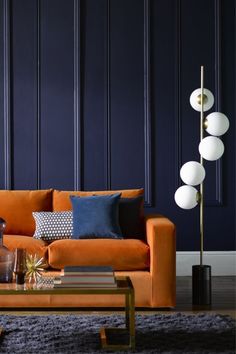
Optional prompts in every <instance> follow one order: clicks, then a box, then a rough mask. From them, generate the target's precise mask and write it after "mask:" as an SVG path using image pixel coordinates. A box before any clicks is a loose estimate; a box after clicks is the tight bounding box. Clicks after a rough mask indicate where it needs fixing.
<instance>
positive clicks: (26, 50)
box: [11, 0, 37, 189]
mask: <svg viewBox="0 0 236 354" xmlns="http://www.w3.org/2000/svg"><path fill="white" fill-rule="evenodd" d="M36 14H37V1H36V0H34V1H32V0H22V1H17V0H13V1H12V7H11V35H12V42H11V43H12V47H11V50H12V53H11V76H12V78H13V80H12V97H11V98H12V101H11V103H12V106H11V107H12V110H11V116H12V137H13V139H14V141H12V157H13V162H12V169H13V170H12V188H14V189H35V188H37V158H36V157H37V116H36V114H37V112H36V107H37V56H36V48H37V35H36V34H37V27H36V26H37V22H36V21H35V19H36V18H37V15H36Z"/></svg>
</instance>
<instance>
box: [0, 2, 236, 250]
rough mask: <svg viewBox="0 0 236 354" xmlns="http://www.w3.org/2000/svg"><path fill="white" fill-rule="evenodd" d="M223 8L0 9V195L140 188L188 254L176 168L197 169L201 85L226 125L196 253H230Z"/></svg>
mask: <svg viewBox="0 0 236 354" xmlns="http://www.w3.org/2000/svg"><path fill="white" fill-rule="evenodd" d="M234 11H235V3H234V1H233V0H227V1H222V0H209V1H205V0H200V1H198V2H193V1H191V2H190V1H188V0H176V1H173V0H50V1H47V0H20V1H19V0H0V78H1V79H0V117H1V118H0V188H2V189H4V188H7V189H8V188H9V189H35V188H36V189H37V188H58V189H67V190H73V189H84V190H99V189H117V188H137V187H144V188H145V205H146V211H147V212H159V213H162V214H165V215H167V216H169V217H170V218H171V219H172V220H173V221H174V222H175V223H176V225H177V230H178V234H177V249H178V250H198V249H199V236H198V232H199V231H198V208H195V209H194V210H191V211H183V210H181V209H179V208H178V207H177V206H176V205H175V202H174V198H173V195H174V192H175V190H176V189H177V188H178V186H179V185H180V184H181V181H180V178H179V169H180V167H181V165H182V164H183V163H184V162H186V161H188V160H194V159H195V160H198V159H199V154H198V150H197V147H198V142H199V115H198V113H197V112H195V111H194V110H193V109H192V108H191V107H190V104H189V96H190V94H191V92H192V91H193V90H194V89H195V88H197V87H199V86H200V65H202V64H203V65H204V66H205V86H206V87H207V88H209V89H210V90H212V92H213V94H214V96H215V107H214V109H215V110H220V111H222V112H224V113H225V114H226V115H228V117H229V119H230V124H231V125H230V130H229V132H228V133H227V134H226V135H225V136H224V137H223V141H224V143H225V153H224V155H223V158H222V159H221V160H220V161H218V162H217V163H214V162H211V163H209V162H206V163H205V166H206V171H207V177H206V181H205V200H206V207H205V234H206V238H205V249H206V250H233V249H235V219H236V218H235V106H234V98H235V82H234V81H235V78H234V77H233V74H232V73H233V72H234V70H235V31H233V30H232V29H233V28H235V18H234Z"/></svg>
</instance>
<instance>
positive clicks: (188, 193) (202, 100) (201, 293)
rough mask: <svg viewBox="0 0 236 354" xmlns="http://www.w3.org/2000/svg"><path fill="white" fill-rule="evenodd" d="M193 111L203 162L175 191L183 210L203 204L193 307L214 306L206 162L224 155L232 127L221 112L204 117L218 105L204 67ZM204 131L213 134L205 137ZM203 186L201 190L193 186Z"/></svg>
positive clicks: (186, 172) (187, 169) (187, 170)
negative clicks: (207, 258) (206, 253)
mask: <svg viewBox="0 0 236 354" xmlns="http://www.w3.org/2000/svg"><path fill="white" fill-rule="evenodd" d="M190 104H191V106H192V108H193V109H195V110H196V111H198V112H200V143H199V147H198V150H199V153H200V162H197V161H189V162H186V163H185V164H184V165H183V166H182V167H181V170H180V177H181V179H182V181H183V182H184V183H185V185H183V186H181V187H179V188H178V189H177V191H176V192H175V201H176V204H177V205H178V206H179V207H180V208H182V209H192V208H194V207H195V206H197V205H199V224H200V225H199V229H200V264H199V265H193V266H192V302H193V305H210V304H211V266H209V265H204V264H203V249H204V189H203V181H204V179H205V175H206V172H205V168H204V166H203V162H204V159H205V160H208V161H215V160H218V159H220V158H221V156H222V155H223V153H224V144H223V142H222V141H221V139H219V138H218V136H221V135H223V134H224V133H226V131H227V130H228V128H229V120H228V118H227V117H226V116H225V115H224V114H223V113H220V112H213V113H210V114H209V115H208V116H207V117H206V118H204V112H206V111H208V110H210V109H211V108H212V106H213V104H214V96H213V94H212V93H211V91H209V90H207V89H206V88H204V67H203V66H201V88H198V89H196V90H195V91H193V92H192V94H191V96H190ZM204 130H206V132H207V133H208V134H209V135H208V136H206V137H204ZM197 185H200V187H199V191H198V190H197V189H196V188H195V187H193V186H197Z"/></svg>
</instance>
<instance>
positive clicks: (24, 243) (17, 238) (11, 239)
mask: <svg viewBox="0 0 236 354" xmlns="http://www.w3.org/2000/svg"><path fill="white" fill-rule="evenodd" d="M3 244H4V246H6V247H7V248H8V249H9V250H10V251H14V249H16V248H25V249H26V252H27V253H29V254H32V255H34V254H37V256H38V257H39V258H41V257H44V258H45V260H47V249H48V245H47V243H46V242H44V241H42V240H36V239H34V238H33V237H30V236H22V235H4V237H3Z"/></svg>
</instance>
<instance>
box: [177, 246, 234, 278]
mask: <svg viewBox="0 0 236 354" xmlns="http://www.w3.org/2000/svg"><path fill="white" fill-rule="evenodd" d="M199 262H200V260H199V252H182V251H179V252H176V275H177V276H188V275H192V265H194V264H199ZM203 264H208V265H210V266H211V272H212V275H236V251H206V252H204V254H203Z"/></svg>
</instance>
